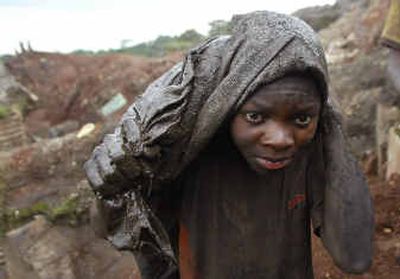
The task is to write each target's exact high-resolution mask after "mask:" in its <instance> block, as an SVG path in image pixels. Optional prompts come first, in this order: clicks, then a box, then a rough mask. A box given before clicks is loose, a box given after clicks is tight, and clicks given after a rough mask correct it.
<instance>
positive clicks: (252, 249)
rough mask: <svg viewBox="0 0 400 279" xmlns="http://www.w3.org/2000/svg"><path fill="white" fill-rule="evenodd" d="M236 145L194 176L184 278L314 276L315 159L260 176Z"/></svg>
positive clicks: (185, 216) (203, 162)
mask: <svg viewBox="0 0 400 279" xmlns="http://www.w3.org/2000/svg"><path fill="white" fill-rule="evenodd" d="M228 146H229V147H228V148H225V150H226V151H221V150H218V151H216V149H211V150H210V151H209V152H206V153H204V154H202V155H201V156H200V157H199V159H198V160H197V161H196V162H195V163H193V164H192V166H191V168H190V169H188V171H187V172H186V179H185V180H184V181H185V182H184V190H183V199H182V201H183V202H182V207H181V218H180V233H179V261H180V262H179V266H180V274H181V279H192V278H198V279H235V278H237V279H242V278H249V279H250V278H251V279H258V278H259V279H261V278H262V279H268V278H288V279H289V278H290V279H296V278H299V279H300V278H302V279H303V278H313V269H312V262H311V248H310V210H309V208H310V205H309V204H308V201H307V200H308V198H307V192H308V190H307V187H306V185H307V177H306V176H307V175H306V173H307V171H306V170H307V161H308V159H307V156H304V154H302V155H300V154H299V156H297V157H298V158H297V159H296V160H295V161H294V162H292V164H291V165H289V166H288V167H286V168H285V169H282V170H276V171H271V173H270V174H269V175H265V176H260V175H258V174H256V173H255V172H254V171H252V170H251V169H249V168H248V166H247V165H246V163H245V162H244V161H243V159H242V157H241V156H240V155H239V154H237V153H236V151H234V148H232V147H231V146H230V145H228ZM229 149H230V150H229Z"/></svg>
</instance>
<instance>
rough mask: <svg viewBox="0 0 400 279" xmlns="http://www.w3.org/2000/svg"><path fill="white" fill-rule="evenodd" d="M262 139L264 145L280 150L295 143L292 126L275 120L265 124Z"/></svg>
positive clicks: (288, 147)
mask: <svg viewBox="0 0 400 279" xmlns="http://www.w3.org/2000/svg"><path fill="white" fill-rule="evenodd" d="M260 141H261V144H262V145H264V146H268V147H271V148H273V149H275V150H278V151H279V150H287V149H290V148H292V147H293V146H294V144H295V141H294V136H293V132H292V130H291V129H290V127H287V126H286V125H284V124H283V123H279V122H275V121H271V122H270V123H266V124H265V127H263V131H262V136H261V138H260Z"/></svg>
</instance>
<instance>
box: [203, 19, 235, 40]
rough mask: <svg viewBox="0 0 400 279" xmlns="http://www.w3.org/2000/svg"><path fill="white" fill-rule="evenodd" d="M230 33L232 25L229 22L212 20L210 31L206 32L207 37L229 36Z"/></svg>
mask: <svg viewBox="0 0 400 279" xmlns="http://www.w3.org/2000/svg"><path fill="white" fill-rule="evenodd" d="M231 33H232V24H231V22H230V21H225V20H214V21H212V22H210V31H209V32H208V36H209V37H214V36H219V35H229V34H231Z"/></svg>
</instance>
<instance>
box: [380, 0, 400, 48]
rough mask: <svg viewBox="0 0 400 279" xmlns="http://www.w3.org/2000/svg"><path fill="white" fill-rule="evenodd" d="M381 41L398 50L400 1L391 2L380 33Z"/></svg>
mask: <svg viewBox="0 0 400 279" xmlns="http://www.w3.org/2000/svg"><path fill="white" fill-rule="evenodd" d="M382 41H383V43H384V44H385V45H387V46H389V47H393V48H396V49H398V50H400V0H392V1H391V4H390V8H389V12H388V14H387V17H386V22H385V26H384V29H383V33H382Z"/></svg>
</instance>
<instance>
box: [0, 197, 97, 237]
mask: <svg viewBox="0 0 400 279" xmlns="http://www.w3.org/2000/svg"><path fill="white" fill-rule="evenodd" d="M89 204H90V203H89V202H88V201H82V197H81V196H79V195H78V194H76V193H74V194H71V195H70V196H69V197H67V198H66V199H64V200H62V201H61V202H60V203H59V204H58V205H56V206H51V205H49V204H48V203H45V202H38V203H35V204H34V205H32V206H30V207H27V208H18V209H6V210H5V213H4V214H3V216H4V218H3V220H4V226H3V227H4V228H3V230H2V231H3V232H4V231H8V230H12V229H15V228H17V227H19V226H21V225H23V224H25V223H27V222H29V221H31V220H32V219H33V217H34V216H35V215H39V214H41V215H45V216H46V217H47V219H48V220H49V221H50V222H52V223H64V224H65V223H67V224H69V225H77V224H79V223H80V222H81V221H82V220H85V218H84V216H86V215H87V214H86V213H88V212H89V206H88V205H89Z"/></svg>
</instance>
